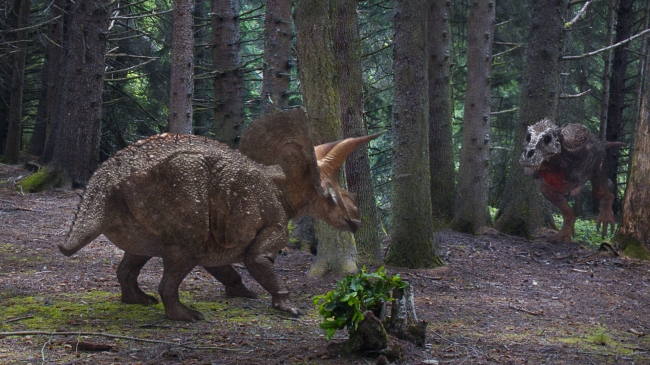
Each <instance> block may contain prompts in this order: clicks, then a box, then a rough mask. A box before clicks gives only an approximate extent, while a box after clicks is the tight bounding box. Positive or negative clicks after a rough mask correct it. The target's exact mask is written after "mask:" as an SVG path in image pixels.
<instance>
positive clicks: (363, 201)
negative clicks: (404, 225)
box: [332, 0, 381, 263]
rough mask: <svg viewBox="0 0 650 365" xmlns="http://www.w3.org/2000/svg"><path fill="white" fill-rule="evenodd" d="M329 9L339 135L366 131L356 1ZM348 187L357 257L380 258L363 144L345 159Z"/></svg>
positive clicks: (364, 259) (345, 0)
mask: <svg viewBox="0 0 650 365" xmlns="http://www.w3.org/2000/svg"><path fill="white" fill-rule="evenodd" d="M335 4H336V6H335V8H334V9H333V11H332V17H333V20H334V22H335V24H336V26H335V31H334V54H335V57H336V60H337V68H338V72H339V73H340V78H339V80H340V84H339V90H340V93H341V122H342V125H343V137H344V138H350V137H360V136H365V135H366V134H368V131H367V130H366V126H365V123H364V120H363V78H362V75H361V44H360V40H359V26H358V18H357V1H356V0H337V1H336V2H335ZM345 176H346V178H347V184H348V190H349V191H350V192H351V193H355V194H357V205H358V207H359V212H360V213H361V222H362V223H361V227H360V228H359V230H358V231H357V232H356V233H355V235H354V238H355V241H356V242H357V251H358V253H359V259H360V261H361V262H363V263H376V262H380V261H381V242H380V240H379V216H378V215H377V207H376V205H375V192H374V189H373V186H372V177H371V175H370V159H369V158H368V149H367V148H366V147H365V146H364V147H362V148H359V149H357V150H355V151H354V152H352V153H351V154H350V155H349V156H348V157H347V159H346V160H345Z"/></svg>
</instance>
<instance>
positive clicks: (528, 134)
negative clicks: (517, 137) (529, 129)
mask: <svg viewBox="0 0 650 365" xmlns="http://www.w3.org/2000/svg"><path fill="white" fill-rule="evenodd" d="M526 142H530V133H527V134H526Z"/></svg>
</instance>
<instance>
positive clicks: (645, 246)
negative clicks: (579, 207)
mask: <svg viewBox="0 0 650 365" xmlns="http://www.w3.org/2000/svg"><path fill="white" fill-rule="evenodd" d="M635 146H636V147H635V149H634V152H633V155H632V163H631V165H630V178H629V179H628V182H627V190H626V192H625V199H624V201H623V218H622V220H621V224H620V225H619V226H618V230H617V231H616V234H615V235H614V238H613V239H612V241H614V242H617V243H618V244H619V246H620V247H621V248H622V249H623V250H624V252H625V254H626V255H628V256H632V257H636V258H642V259H646V260H648V259H650V253H649V252H650V204H648V202H649V201H650V71H648V69H646V75H645V82H644V90H643V98H642V101H641V113H640V117H639V122H638V127H637V133H636V141H635Z"/></svg>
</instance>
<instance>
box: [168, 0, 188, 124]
mask: <svg viewBox="0 0 650 365" xmlns="http://www.w3.org/2000/svg"><path fill="white" fill-rule="evenodd" d="M193 11H194V0H174V25H173V27H174V32H173V35H172V51H171V52H172V67H171V76H170V83H169V88H170V93H169V131H170V132H171V133H183V134H192V114H193V113H192V96H193V94H194V80H193V74H194V62H193V60H194V31H193V26H194V16H193Z"/></svg>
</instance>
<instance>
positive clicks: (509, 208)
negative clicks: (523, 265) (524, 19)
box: [496, 0, 568, 238]
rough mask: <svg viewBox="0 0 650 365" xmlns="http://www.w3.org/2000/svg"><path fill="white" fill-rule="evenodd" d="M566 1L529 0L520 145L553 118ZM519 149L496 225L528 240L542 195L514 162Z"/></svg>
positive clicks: (538, 219)
mask: <svg viewBox="0 0 650 365" xmlns="http://www.w3.org/2000/svg"><path fill="white" fill-rule="evenodd" d="M567 5H568V0H552V1H541V0H534V1H533V2H532V9H531V22H530V29H529V34H528V39H529V42H528V51H527V53H526V72H525V74H524V79H523V84H522V89H521V107H520V112H519V122H518V125H517V130H516V133H515V141H516V143H522V142H523V141H524V138H525V136H526V128H527V127H528V126H529V125H532V124H534V123H537V122H538V121H540V120H541V119H543V118H550V119H551V120H554V119H555V116H556V112H557V104H558V98H559V95H560V93H561V89H560V64H559V62H560V56H561V55H560V50H561V49H562V44H563V42H564V19H563V18H562V15H563V14H565V13H566V8H567ZM520 154H521V150H520V149H519V148H514V149H513V153H512V156H511V159H510V163H509V171H510V173H509V175H508V178H507V180H506V188H505V194H504V196H503V200H502V201H501V206H500V207H499V217H498V220H497V223H496V226H497V229H498V230H500V231H502V232H504V233H508V234H513V235H518V236H523V237H526V238H533V237H536V236H538V235H540V234H541V233H542V232H541V229H542V228H543V225H544V219H545V212H544V209H545V208H544V207H545V206H546V204H547V203H546V202H545V199H544V198H543V197H542V194H541V193H540V190H539V185H538V184H536V183H535V182H534V181H533V179H532V177H530V176H528V175H525V174H524V172H523V169H522V168H521V166H520V165H519V157H520Z"/></svg>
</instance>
